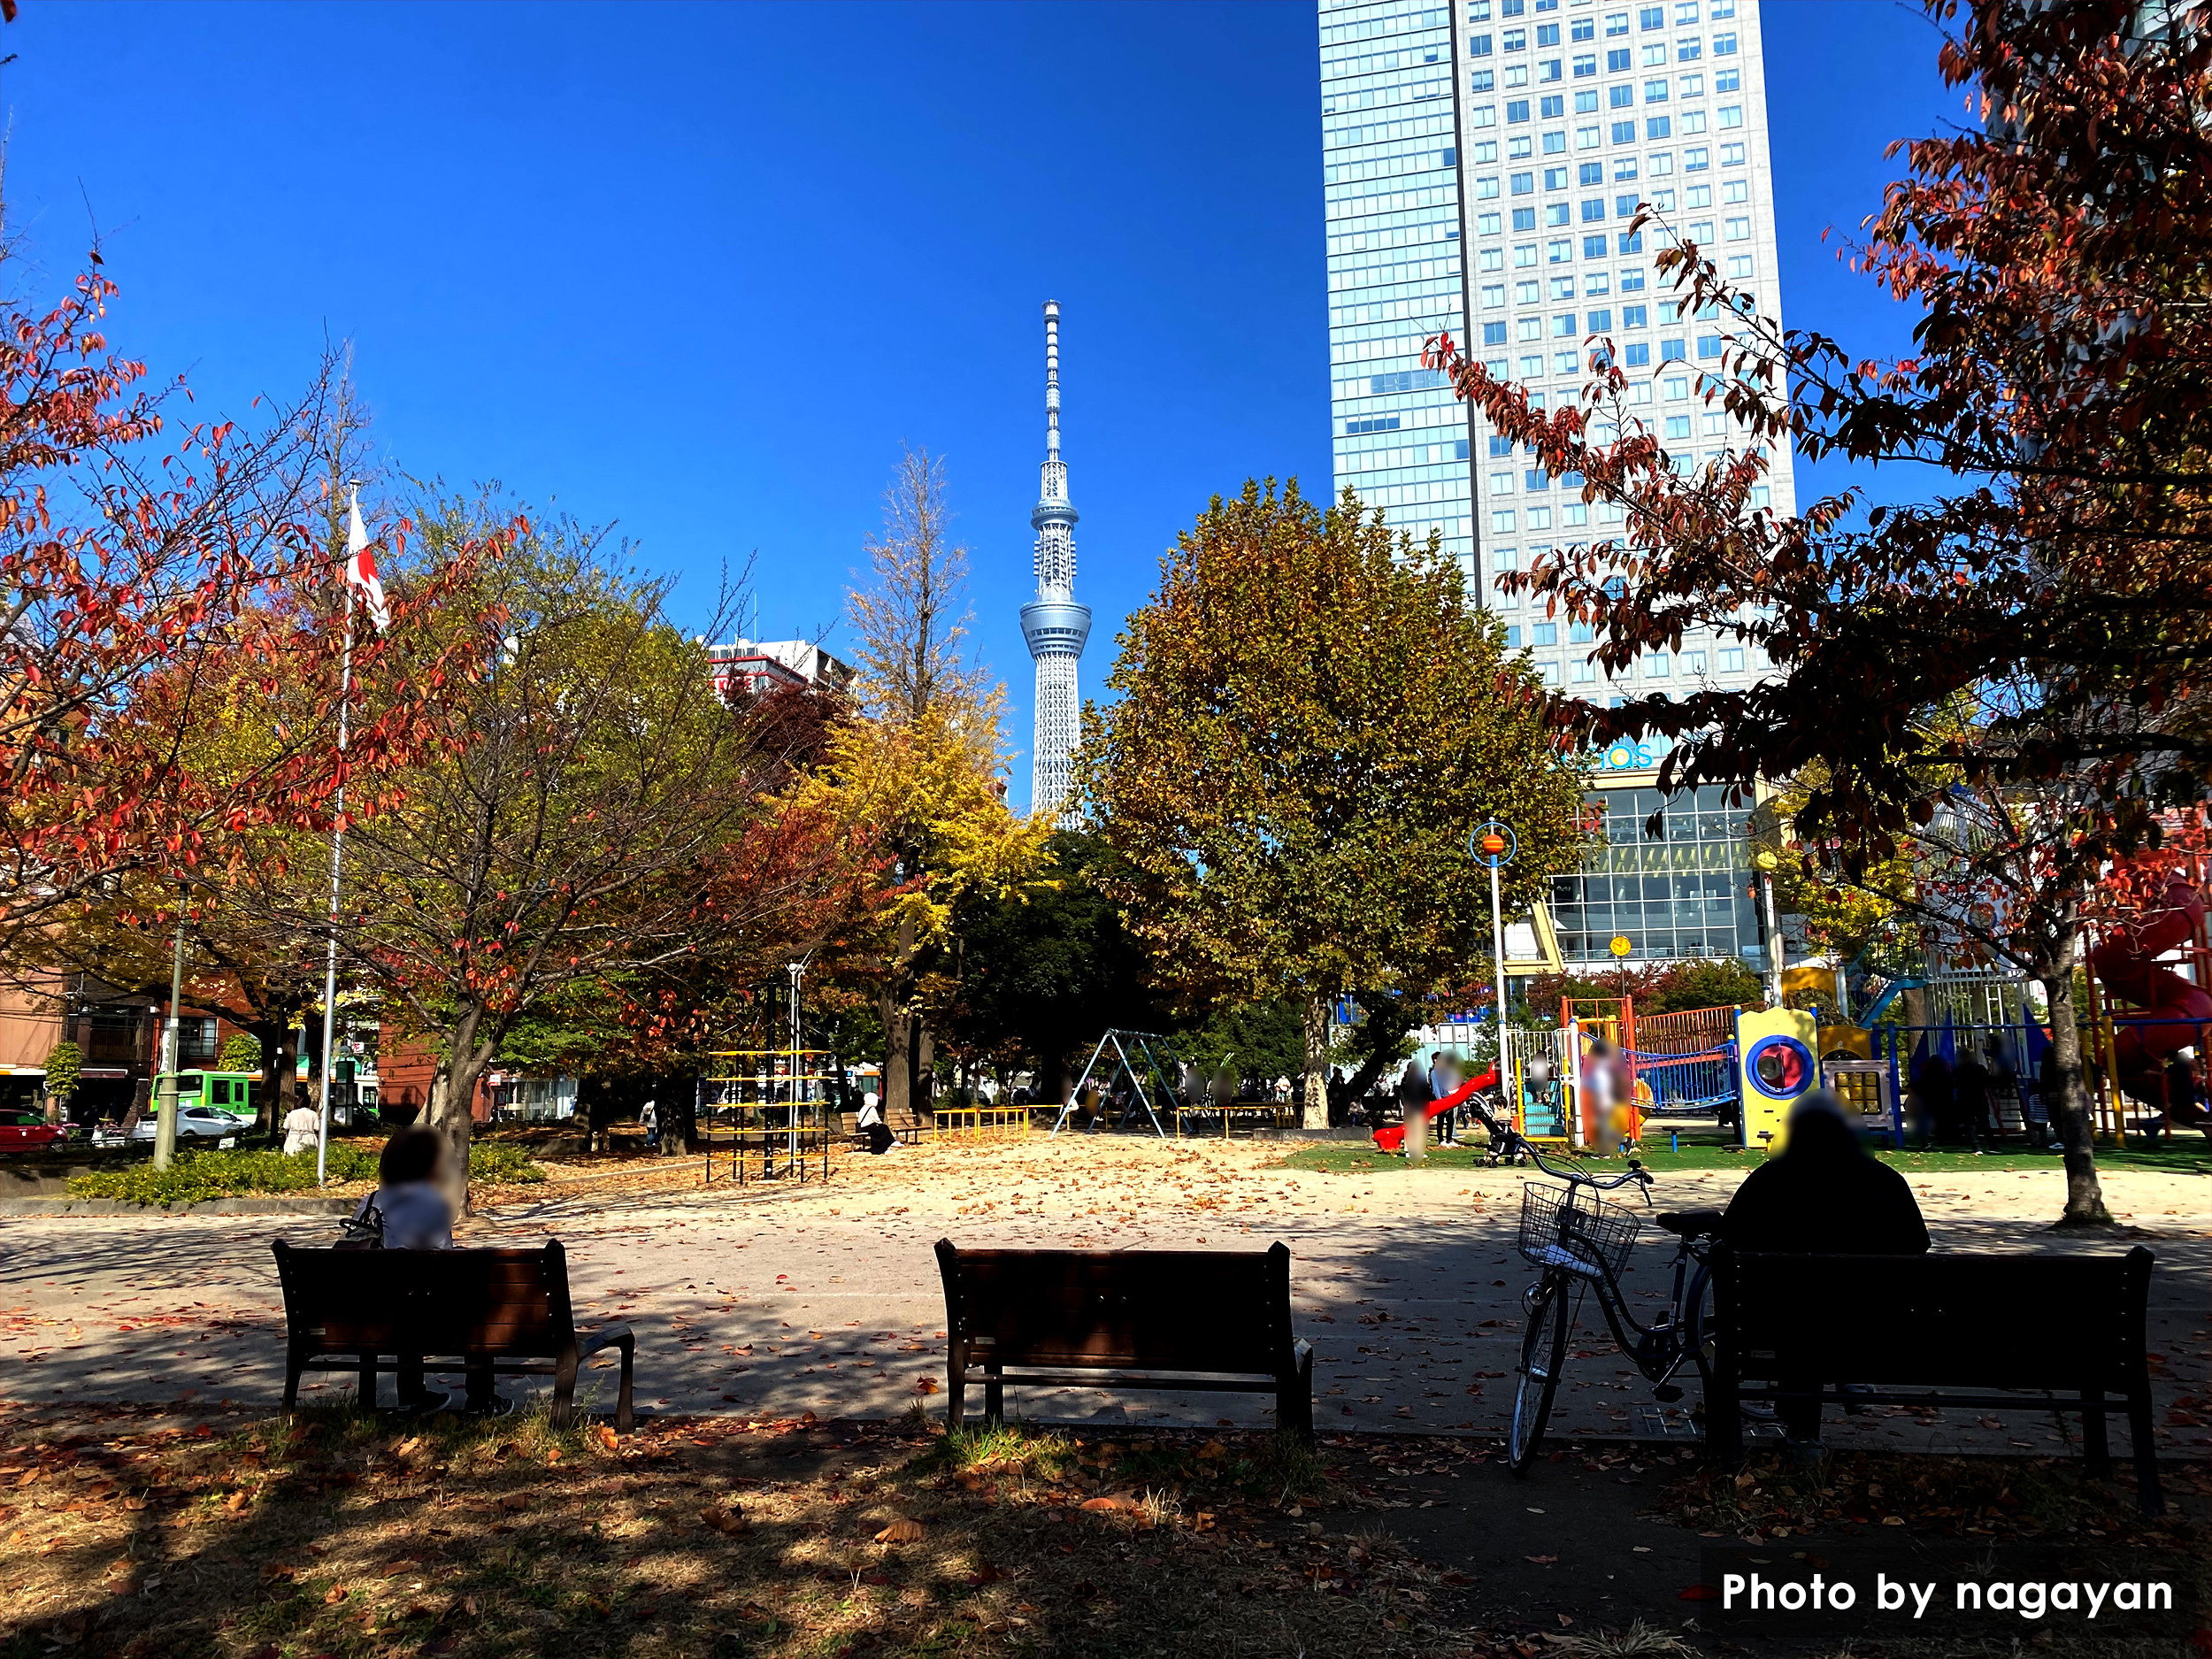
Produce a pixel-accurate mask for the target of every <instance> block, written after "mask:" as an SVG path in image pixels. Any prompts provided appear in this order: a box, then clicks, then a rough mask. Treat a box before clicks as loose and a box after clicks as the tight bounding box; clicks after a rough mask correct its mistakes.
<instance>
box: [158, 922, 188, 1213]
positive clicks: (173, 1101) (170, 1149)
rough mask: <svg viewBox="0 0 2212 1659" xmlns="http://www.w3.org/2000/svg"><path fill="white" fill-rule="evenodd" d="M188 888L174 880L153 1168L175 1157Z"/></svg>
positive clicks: (165, 1164)
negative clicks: (174, 912) (172, 934)
mask: <svg viewBox="0 0 2212 1659" xmlns="http://www.w3.org/2000/svg"><path fill="white" fill-rule="evenodd" d="M190 892H191V889H190V888H189V887H187V886H186V885H185V884H184V883H183V882H181V881H180V882H178V883H177V942H176V949H174V951H173V953H172V954H171V956H170V958H169V1022H168V1024H167V1025H164V1026H163V1027H162V1032H161V1107H160V1111H159V1115H158V1116H157V1118H155V1119H154V1167H155V1168H156V1169H157V1170H165V1169H167V1168H168V1167H169V1166H170V1164H173V1163H174V1162H175V1161H176V1156H177V1010H178V1009H179V1007H180V1005H181V1004H182V1003H183V1001H184V903H185V900H186V898H187V897H188V895H189V894H190Z"/></svg>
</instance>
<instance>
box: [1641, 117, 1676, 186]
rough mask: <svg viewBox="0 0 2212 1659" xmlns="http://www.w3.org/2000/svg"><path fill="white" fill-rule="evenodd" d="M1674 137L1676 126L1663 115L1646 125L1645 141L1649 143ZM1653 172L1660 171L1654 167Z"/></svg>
mask: <svg viewBox="0 0 2212 1659" xmlns="http://www.w3.org/2000/svg"><path fill="white" fill-rule="evenodd" d="M1673 136H1674V124H1673V123H1672V122H1671V121H1670V120H1669V119H1667V118H1666V117H1665V116H1663V115H1655V116H1653V117H1652V118H1651V119H1649V120H1647V121H1646V122H1645V123H1644V139H1645V142H1647V143H1655V142H1658V141H1659V140H1660V139H1663V138H1671V137H1673ZM1652 171H1653V172H1654V173H1656V172H1658V171H1659V169H1658V168H1656V167H1654V168H1653V169H1652Z"/></svg>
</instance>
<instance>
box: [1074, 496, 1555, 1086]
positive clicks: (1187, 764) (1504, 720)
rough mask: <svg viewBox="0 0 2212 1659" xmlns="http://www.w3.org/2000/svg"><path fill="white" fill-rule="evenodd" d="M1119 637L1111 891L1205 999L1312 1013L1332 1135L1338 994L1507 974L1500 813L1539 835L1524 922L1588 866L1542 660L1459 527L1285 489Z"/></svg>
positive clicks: (1167, 583)
mask: <svg viewBox="0 0 2212 1659" xmlns="http://www.w3.org/2000/svg"><path fill="white" fill-rule="evenodd" d="M1120 644H1121V654H1120V657H1119V659H1118V661H1117V662H1116V664H1115V666H1114V671H1113V673H1112V674H1111V676H1110V678H1109V680H1108V682H1107V684H1108V687H1109V689H1110V690H1111V691H1112V692H1114V693H1115V694H1116V695H1117V698H1118V700H1117V701H1116V702H1113V703H1110V704H1108V705H1106V706H1104V707H1099V706H1095V705H1094V706H1092V707H1090V708H1087V709H1086V710H1085V711H1084V743H1083V748H1082V751H1081V753H1080V755H1079V759H1078V773H1079V780H1080V785H1081V787H1082V788H1083V789H1084V791H1085V792H1086V794H1087V798H1088V800H1089V803H1090V805H1091V809H1092V810H1093V811H1094V813H1095V814H1096V815H1097V818H1098V820H1099V822H1100V824H1101V826H1102V832H1103V833H1104V835H1105V837H1106V839H1107V841H1109V842H1110V844H1111V845H1112V846H1113V848H1114V849H1115V850H1116V851H1117V852H1118V854H1119V855H1120V856H1121V859H1122V861H1123V865H1124V869H1122V870H1118V871H1117V872H1115V873H1114V874H1112V875H1111V876H1110V877H1109V878H1107V879H1106V887H1107V890H1108V892H1109V893H1110V894H1111V895H1113V896H1114V897H1115V898H1116V899H1117V900H1118V902H1120V903H1121V905H1122V907H1123V911H1124V914H1125V915H1126V916H1127V917H1128V918H1129V919H1130V925H1131V926H1132V927H1133V929H1134V930H1135V932H1136V933H1137V934H1138V936H1139V937H1140V938H1141V939H1142V940H1143V941H1145V942H1146V944H1147V945H1148V947H1149V948H1150V949H1151V950H1152V953H1153V956H1154V960H1155V963H1156V967H1157V970H1158V972H1159V973H1160V975H1161V976H1162V979H1164V982H1165V983H1166V984H1167V985H1168V986H1170V987H1171V988H1172V989H1173V990H1175V991H1176V992H1177V993H1178V994H1179V995H1180V997H1181V998H1182V999H1183V1000H1184V1002H1185V1003H1186V1005H1196V1004H1197V1003H1199V1002H1202V1001H1204V1000H1206V999H1212V998H1219V997H1223V996H1226V997H1228V998H1230V999H1232V1000H1235V1001H1243V1002H1263V1001H1274V1000H1279V999H1285V998H1287V999H1291V1000H1294V1001H1295V1002H1297V1003H1298V1004H1299V1006H1300V1008H1301V1009H1302V1023H1303V1025H1304V1064H1303V1066H1302V1071H1303V1073H1304V1076H1305V1084H1306V1089H1305V1118H1306V1122H1307V1124H1308V1125H1310V1126H1319V1125H1324V1124H1325V1123H1326V1121H1327V1104H1326V1101H1325V1094H1324V1087H1323V1085H1324V1081H1325V1073H1326V1071H1327V1064H1328V1042H1327V1009H1328V1004H1329V1002H1330V1000H1331V999H1332V998H1333V997H1335V996H1337V995H1340V994H1342V993H1344V992H1347V991H1353V990H1390V991H1395V992H1398V993H1401V994H1403V995H1411V996H1414V997H1416V998H1419V999H1424V1000H1432V1001H1434V1002H1435V1003H1436V1004H1437V1005H1438V1006H1439V1007H1441V1005H1442V1004H1443V1003H1444V1002H1453V1001H1457V1002H1462V1003H1463V1002H1465V1000H1466V998H1467V995H1468V990H1469V987H1470V986H1471V982H1474V981H1477V980H1479V979H1484V978H1486V974H1485V973H1484V964H1485V963H1486V960H1487V958H1488V956H1489V953H1490V895H1489V887H1488V883H1487V882H1486V881H1485V880H1483V879H1480V878H1479V872H1477V870H1476V868H1475V866H1474V864H1473V863H1472V861H1471V858H1470V856H1469V853H1468V838H1469V836H1470V834H1471V833H1472V832H1473V830H1474V829H1475V827H1476V826H1478V825H1479V824H1480V823H1482V822H1483V821H1484V820H1486V819H1487V818H1500V819H1502V820H1504V821H1505V822H1507V823H1508V824H1509V825H1511V826H1513V828H1514V830H1515V832H1516V833H1517V835H1518V837H1519V840H1520V855H1519V856H1518V858H1517V860H1516V861H1515V863H1514V864H1512V865H1511V866H1510V867H1509V870H1508V872H1507V879H1506V883H1505V894H1504V897H1505V902H1506V904H1507V906H1508V907H1509V910H1508V913H1509V914H1510V913H1512V911H1513V910H1518V909H1522V908H1525V906H1526V905H1527V904H1528V903H1529V902H1531V901H1532V900H1533V899H1536V898H1539V897H1541V896H1542V895H1543V891H1544V887H1545V883H1546V881H1547V879H1548V878H1549V877H1550V875H1551V874H1552V873H1553V872H1555V871H1558V870H1561V869H1564V868H1569V867H1571V866H1572V864H1574V862H1575V861H1576V859H1577V858H1578V856H1580V851H1581V848H1582V844H1583V840H1584V837H1583V834H1582V832H1581V831H1580V830H1579V829H1578V827H1577V825H1576V820H1577V817H1578V813H1579V810H1580V807H1581V785H1580V781H1579V780H1578V777H1577V775H1576V773H1575V771H1574V768H1573V765H1572V764H1571V759H1570V757H1568V756H1567V755H1566V754H1564V753H1563V752H1562V751H1561V750H1560V749H1557V748H1556V747H1555V745H1554V743H1553V742H1552V741H1551V738H1550V736H1549V735H1548V732H1547V730H1546V725H1545V718H1544V712H1543V709H1544V700H1543V694H1542V691H1541V688H1540V686H1539V685H1538V683H1537V680H1536V675H1535V672H1534V670H1533V669H1532V667H1531V666H1530V665H1529V664H1528V662H1527V660H1526V659H1525V657H1517V656H1515V655H1514V654H1512V653H1509V652H1508V651H1507V649H1505V634H1504V630H1503V628H1502V626H1500V624H1499V623H1498V622H1497V620H1496V619H1495V618H1493V617H1491V616H1490V615H1489V614H1488V613H1486V611H1482V610H1480V609H1479V608H1478V607H1476V606H1475V605H1474V604H1473V603H1471V601H1470V598H1469V595H1468V594H1467V592H1466V588H1465V583H1464V579H1463V575H1462V573H1461V571H1460V567H1459V565H1458V563H1457V562H1456V561H1455V560H1453V559H1450V558H1447V557H1444V556H1443V555H1442V553H1441V552H1440V549H1439V546H1438V542H1437V541H1436V539H1435V538H1433V537H1432V538H1431V540H1430V541H1429V543H1428V545H1427V546H1425V547H1419V546H1416V545H1415V544H1414V543H1413V542H1412V541H1411V540H1410V539H1409V538H1408V537H1406V536H1403V535H1402V534H1394V533H1393V532H1392V531H1391V530H1390V529H1389V528H1388V527H1387V526H1386V525H1385V524H1384V522H1383V519H1382V517H1381V515H1380V514H1379V513H1377V514H1374V515H1372V516H1371V515H1369V514H1368V513H1367V512H1366V511H1364V510H1363V508H1362V507H1361V505H1360V503H1359V502H1358V501H1357V500H1356V498H1355V497H1354V496H1353V495H1351V494H1350V493H1349V492H1347V493H1346V495H1345V497H1344V499H1343V501H1342V502H1341V503H1339V504H1338V505H1335V506H1333V507H1329V508H1327V509H1323V508H1321V507H1319V506H1317V505H1316V504H1315V503H1310V502H1309V501H1307V500H1306V499H1305V498H1304V497H1303V496H1302V495H1300V494H1299V493H1298V488H1297V485H1296V483H1295V482H1294V481H1293V482H1292V483H1290V484H1288V485H1287V486H1286V487H1284V488H1282V489H1281V490H1278V489H1277V488H1276V486H1275V484H1274V481H1273V480H1269V481H1268V483H1267V485H1266V487H1265V488H1262V487H1261V486H1260V485H1259V484H1257V483H1248V484H1247V485H1246V486H1245V488H1244V491H1243V494H1242V495H1240V496H1238V497H1236V498H1235V499H1233V500H1227V501H1225V500H1222V499H1221V498H1219V497H1217V498H1216V499H1215V500H1214V502H1213V503H1212V504H1211V505H1210V507H1208V509H1207V510H1206V511H1205V512H1204V513H1203V514H1202V516H1201V517H1200V518H1199V520H1198V522H1197V524H1196V526H1194V528H1192V529H1191V530H1189V531H1187V532H1185V533H1184V534H1182V535H1181V536H1180V537H1179V539H1178V542H1177V547H1176V549H1175V551H1174V552H1173V553H1171V554H1170V555H1169V556H1168V557H1166V558H1165V559H1164V561H1163V562H1162V565H1161V577H1160V587H1159V590H1158V592H1157V593H1156V594H1155V595H1153V597H1152V599H1151V601H1150V602H1149V603H1147V604H1146V605H1145V606H1144V607H1143V608H1142V609H1141V610H1140V611H1137V612H1136V614H1135V615H1134V616H1133V617H1132V618H1130V621H1129V626H1128V627H1127V628H1126V629H1125V632H1124V633H1123V634H1122V636H1121V641H1120Z"/></svg>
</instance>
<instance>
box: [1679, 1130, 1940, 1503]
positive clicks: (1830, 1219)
mask: <svg viewBox="0 0 2212 1659" xmlns="http://www.w3.org/2000/svg"><path fill="white" fill-rule="evenodd" d="M1720 1236H1721V1238H1722V1240H1724V1241H1725V1242H1726V1244H1727V1245H1728V1247H1729V1248H1731V1249H1734V1250H1747V1251H1761V1252H1766V1253H1770V1254H1775V1255H1790V1256H1924V1255H1926V1254H1927V1252H1928V1224H1927V1223H1926V1222H1925V1221H1924V1220H1923V1219H1922V1218H1921V1215H1920V1204H1919V1202H1918V1201H1917V1200H1916V1199H1915V1198H1914V1197H1913V1195H1912V1188H1911V1187H1910V1186H1909V1185H1908V1184H1907V1182H1906V1180H1905V1178H1904V1177H1903V1176H1902V1175H1901V1174H1899V1173H1898V1172H1897V1171H1895V1170H1893V1169H1892V1168H1891V1167H1890V1166H1889V1165H1888V1164H1884V1163H1882V1162H1881V1161H1880V1160H1879V1159H1878V1158H1874V1157H1870V1156H1868V1154H1867V1151H1866V1148H1864V1147H1863V1146H1862V1145H1860V1144H1859V1137H1858V1135H1857V1133H1856V1132H1855V1131H1854V1130H1853V1129H1852V1127H1851V1122H1850V1119H1849V1118H1846V1117H1845V1116H1844V1110H1843V1102H1841V1101H1839V1100H1838V1099H1837V1098H1836V1096H1835V1094H1834V1093H1833V1092H1832V1090H1829V1089H1816V1090H1814V1091H1813V1093H1811V1094H1808V1095H1807V1096H1806V1097H1805V1098H1804V1099H1803V1100H1801V1101H1800V1102H1797V1104H1796V1105H1795V1106H1794V1107H1793V1108H1792V1109H1791V1110H1790V1116H1789V1125H1788V1133H1787V1134H1786V1137H1785V1139H1784V1141H1783V1145H1782V1150H1781V1151H1779V1152H1778V1153H1777V1154H1775V1156H1773V1157H1771V1158H1769V1159H1768V1160H1767V1161H1766V1162H1765V1163H1764V1164H1761V1165H1759V1167H1758V1168H1756V1169H1755V1170H1753V1171H1751V1173H1750V1174H1749V1175H1747V1176H1746V1177H1745V1178H1744V1183H1743V1185H1742V1186H1741V1187H1738V1188H1737V1189H1736V1195H1735V1196H1734V1197H1733V1198H1732V1199H1730V1200H1729V1201H1728V1209H1727V1210H1726V1211H1725V1212H1724V1214H1723V1216H1722V1217H1721V1232H1720ZM1778 1381H1780V1382H1781V1383H1782V1385H1783V1386H1785V1387H1793V1388H1812V1387H1816V1386H1818V1381H1819V1379H1810V1378H1781V1379H1778ZM1778 1416H1779V1417H1781V1419H1782V1427H1783V1432H1785V1433H1786V1434H1787V1435H1788V1437H1789V1440H1790V1444H1791V1447H1792V1448H1793V1450H1794V1451H1795V1453H1796V1455H1797V1458H1798V1460H1799V1461H1800V1462H1801V1463H1816V1462H1817V1461H1818V1460H1819V1457H1820V1407H1819V1405H1818V1404H1817V1403H1815V1402H1802V1401H1785V1402H1782V1405H1781V1407H1780V1409H1779V1411H1778Z"/></svg>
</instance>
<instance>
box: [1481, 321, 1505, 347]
mask: <svg viewBox="0 0 2212 1659" xmlns="http://www.w3.org/2000/svg"><path fill="white" fill-rule="evenodd" d="M1482 343H1483V344H1484V345H1486V346H1502V345H1503V344H1504V343H1505V325H1504V324H1503V323H1485V324H1483V326H1482Z"/></svg>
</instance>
